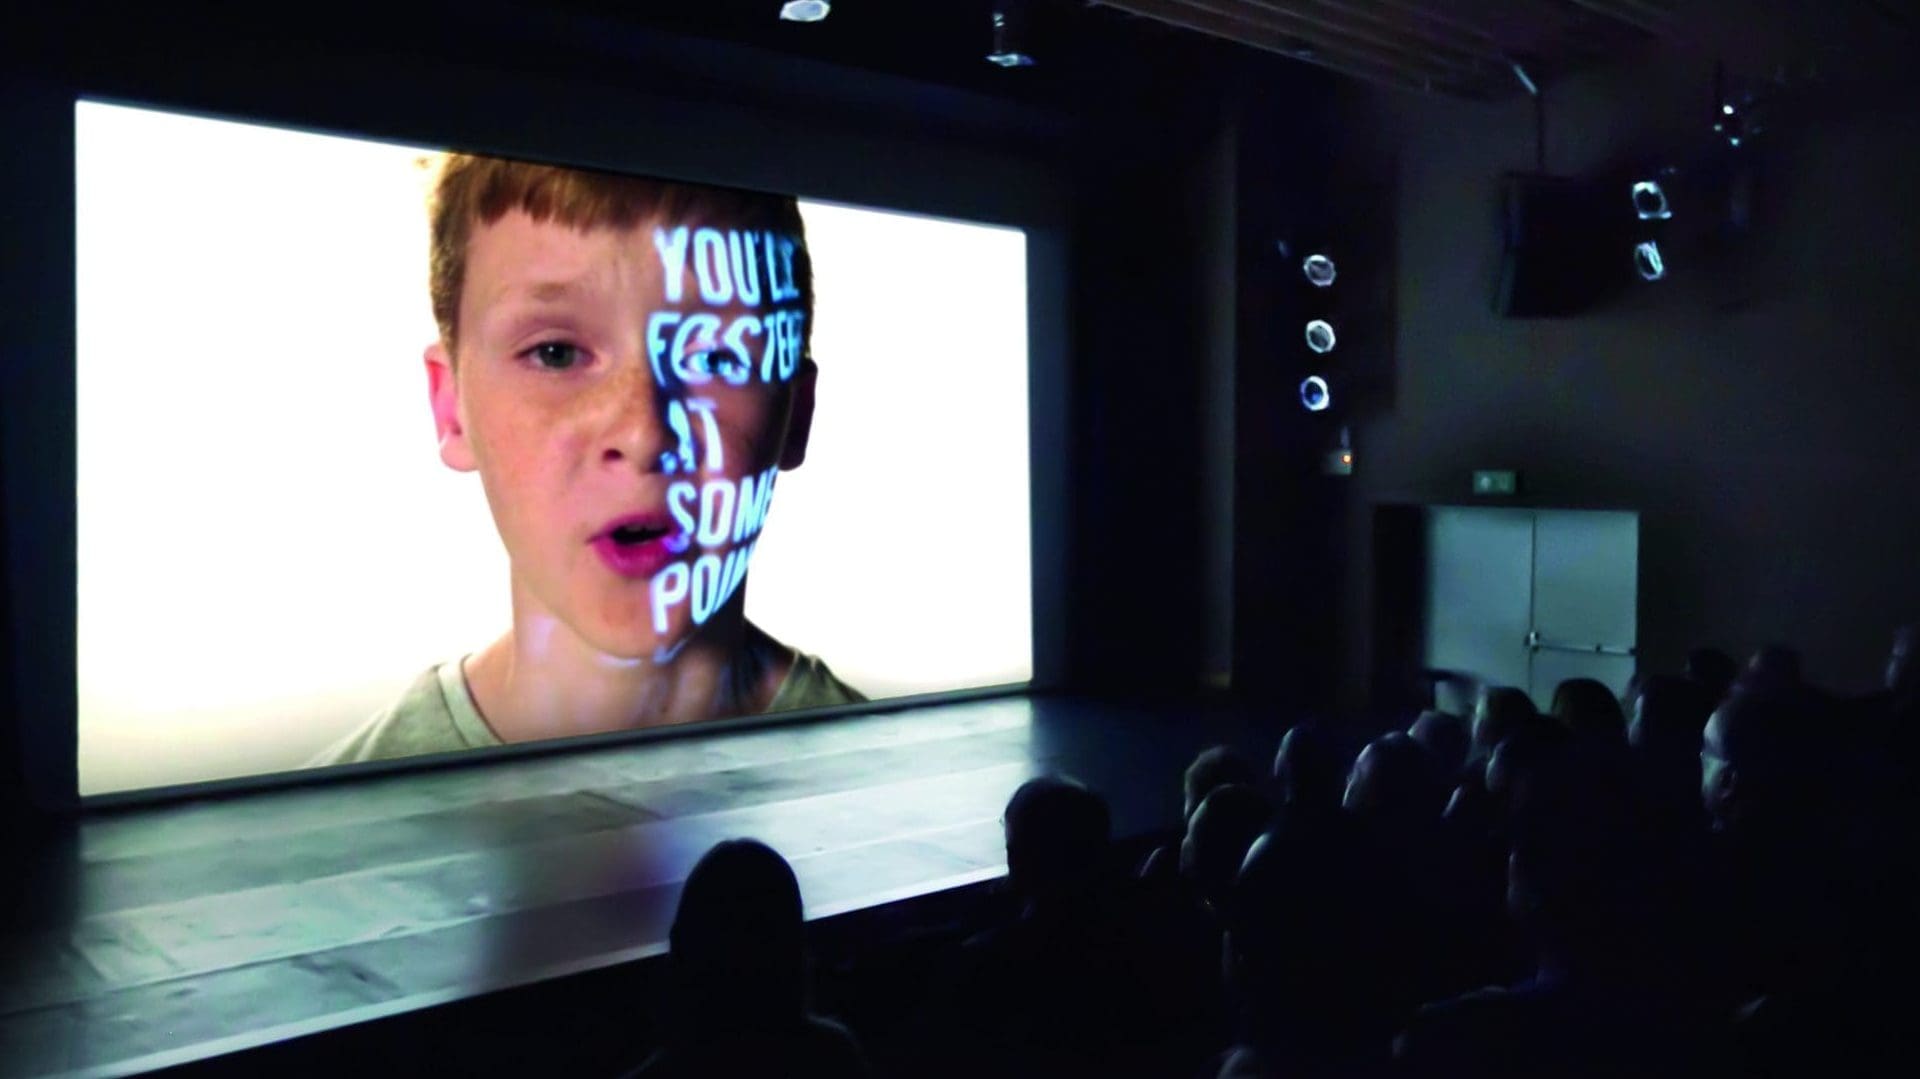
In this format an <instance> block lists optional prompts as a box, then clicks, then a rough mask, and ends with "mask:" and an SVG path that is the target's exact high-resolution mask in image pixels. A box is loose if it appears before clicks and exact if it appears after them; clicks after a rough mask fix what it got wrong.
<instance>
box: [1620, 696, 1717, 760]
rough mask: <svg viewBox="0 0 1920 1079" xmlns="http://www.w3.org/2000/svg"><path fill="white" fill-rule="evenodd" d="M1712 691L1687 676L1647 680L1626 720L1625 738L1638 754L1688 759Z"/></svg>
mask: <svg viewBox="0 0 1920 1079" xmlns="http://www.w3.org/2000/svg"><path fill="white" fill-rule="evenodd" d="M1715 703H1716V702H1715V700H1714V698H1713V694H1712V691H1711V690H1709V689H1708V688H1707V687H1705V686H1703V685H1701V684H1700V683H1698V682H1696V681H1694V680H1692V679H1690V678H1675V677H1673V676H1671V675H1654V676H1653V677H1652V678H1649V679H1647V681H1646V684H1645V686H1644V687H1643V688H1642V689H1641V691H1640V699H1639V700H1637V701H1635V702H1634V707H1633V714H1632V715H1631V716H1630V717H1629V718H1628V720H1627V741H1628V742H1629V743H1631V744H1632V745H1633V747H1634V748H1635V749H1637V750H1640V751H1641V752H1642V753H1659V754H1665V755H1678V756H1682V757H1684V758H1686V759H1687V761H1688V762H1689V763H1691V762H1692V760H1693V757H1694V754H1696V753H1698V752H1699V751H1700V734H1701V731H1702V730H1704V729H1705V728H1706V725H1707V717H1708V716H1710V715H1712V714H1713V706H1714V704H1715Z"/></svg>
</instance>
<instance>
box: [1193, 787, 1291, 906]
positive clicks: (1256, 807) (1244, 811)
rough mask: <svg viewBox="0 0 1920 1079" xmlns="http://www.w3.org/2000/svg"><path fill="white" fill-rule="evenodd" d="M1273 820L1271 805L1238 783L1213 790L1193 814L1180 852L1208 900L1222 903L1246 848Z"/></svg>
mask: <svg viewBox="0 0 1920 1079" xmlns="http://www.w3.org/2000/svg"><path fill="white" fill-rule="evenodd" d="M1272 819H1273V803H1272V802H1270V801H1268V800H1267V796H1266V795H1265V794H1263V793H1261V792H1260V790H1259V789H1258V788H1255V787H1249V786H1247V785H1245V784H1242V783H1229V784H1227V785H1226V786H1224V787H1215V788H1214V790H1213V793H1211V794H1209V795H1207V797H1206V800H1205V801H1203V802H1201V803H1200V808H1198V809H1196V810H1194V811H1193V820H1192V822H1191V823H1189V824H1188V825H1187V842H1186V843H1185V844H1184V846H1183V848H1182V852H1183V853H1184V854H1187V855H1188V856H1189V857H1191V859H1192V862H1193V864H1192V865H1190V866H1187V867H1186V868H1188V869H1190V870H1191V871H1192V872H1193V874H1194V878H1195V880H1196V882H1197V883H1198V884H1199V885H1200V889H1201V892H1202V894H1204V895H1205V896H1206V897H1207V898H1208V899H1212V900H1216V901H1224V900H1225V899H1226V895H1227V890H1228V888H1229V887H1230V886H1231V885H1232V884H1233V878H1234V877H1235V876H1236V875H1237V874H1238V873H1239V872H1240V863H1241V862H1243V861H1245V860H1246V857H1247V848H1248V847H1251V846H1252V845H1253V841H1254V840H1255V839H1258V838H1259V837H1260V833H1261V832H1264V831H1266V828H1267V824H1268V823H1269V822H1270V821H1271V820H1272Z"/></svg>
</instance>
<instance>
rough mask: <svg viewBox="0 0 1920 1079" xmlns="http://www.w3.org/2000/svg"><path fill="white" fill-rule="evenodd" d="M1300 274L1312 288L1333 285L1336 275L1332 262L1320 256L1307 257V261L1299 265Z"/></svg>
mask: <svg viewBox="0 0 1920 1079" xmlns="http://www.w3.org/2000/svg"><path fill="white" fill-rule="evenodd" d="M1300 272H1302V273H1304V274H1306V275H1307V281H1308V283H1309V284H1311V285H1313V287H1314V288H1326V287H1327V286H1328V285H1331V284H1333V279H1334V277H1335V275H1336V273H1337V271H1336V270H1335V269H1334V266H1333V260H1332V259H1330V258H1328V257H1327V256H1325V255H1320V254H1314V255H1308V256H1307V261H1306V262H1304V263H1301V265H1300Z"/></svg>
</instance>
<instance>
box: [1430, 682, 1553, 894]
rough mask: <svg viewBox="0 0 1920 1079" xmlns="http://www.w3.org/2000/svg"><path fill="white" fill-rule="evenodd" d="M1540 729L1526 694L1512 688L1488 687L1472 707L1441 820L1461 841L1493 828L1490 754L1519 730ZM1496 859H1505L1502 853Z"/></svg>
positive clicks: (1538, 719)
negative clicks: (1462, 759)
mask: <svg viewBox="0 0 1920 1079" xmlns="http://www.w3.org/2000/svg"><path fill="white" fill-rule="evenodd" d="M1540 726H1542V721H1541V717H1540V713H1539V711H1538V710H1537V709H1535V708H1534V706H1533V698H1531V697H1529V696H1527V694H1526V691H1524V690H1520V689H1515V688H1514V687H1512V686H1489V687H1487V688H1486V689H1485V690H1484V691H1483V692H1482V693H1481V695H1480V701H1479V703H1478V704H1476V705H1475V706H1474V710H1473V727H1472V736H1473V737H1472V743H1471V748H1470V750H1469V751H1468V754H1467V763H1466V766H1465V767H1464V768H1462V769H1461V771H1460V776H1459V780H1458V785H1457V786H1456V787H1455V788H1454V791H1453V795H1452V797H1451V798H1449V799H1448V801H1447V806H1446V810H1445V811H1444V813H1443V814H1442V816H1443V817H1444V818H1445V819H1446V820H1448V821H1450V822H1452V823H1453V827H1454V830H1455V832H1456V833H1459V834H1460V835H1461V838H1462V839H1463V840H1467V841H1469V842H1477V841H1478V840H1480V839H1481V838H1483V837H1485V836H1487V835H1488V834H1490V833H1491V831H1492V830H1493V828H1494V826H1495V821H1494V806H1493V804H1492V802H1491V800H1490V799H1489V797H1488V792H1487V764H1488V761H1489V759H1490V758H1492V756H1493V751H1494V749H1495V748H1496V747H1498V746H1499V745H1500V743H1501V742H1503V741H1505V740H1506V739H1507V738H1508V737H1510V736H1511V735H1513V734H1514V733H1516V732H1518V731H1521V730H1533V729H1535V728H1537V727H1540ZM1500 857H1502V858H1505V857H1506V855H1505V854H1504V853H1502V854H1501V855H1500Z"/></svg>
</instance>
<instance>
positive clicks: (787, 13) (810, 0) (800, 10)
mask: <svg viewBox="0 0 1920 1079" xmlns="http://www.w3.org/2000/svg"><path fill="white" fill-rule="evenodd" d="M832 12H833V5H832V4H830V3H828V2H827V0H787V2H786V3H784V4H781V5H780V17H781V18H782V19H785V20H786V21H787V22H819V21H820V20H821V19H824V18H826V17H827V16H828V15H829V14H831V13H832Z"/></svg>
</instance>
